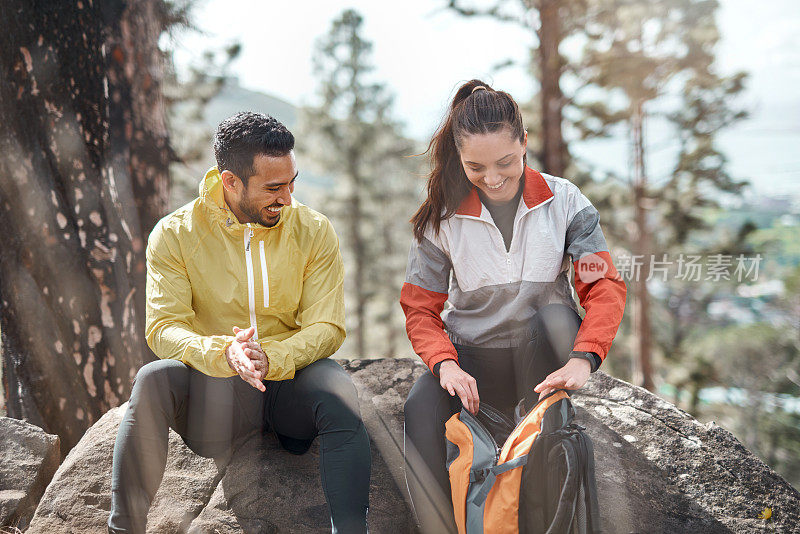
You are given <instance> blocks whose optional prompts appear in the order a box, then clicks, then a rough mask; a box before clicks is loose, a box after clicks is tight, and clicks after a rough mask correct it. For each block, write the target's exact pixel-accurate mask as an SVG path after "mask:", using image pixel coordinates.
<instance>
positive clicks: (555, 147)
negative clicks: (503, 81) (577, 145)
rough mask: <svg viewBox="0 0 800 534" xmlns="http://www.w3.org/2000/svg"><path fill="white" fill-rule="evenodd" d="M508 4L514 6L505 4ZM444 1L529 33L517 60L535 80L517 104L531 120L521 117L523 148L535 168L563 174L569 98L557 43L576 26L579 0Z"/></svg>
mask: <svg viewBox="0 0 800 534" xmlns="http://www.w3.org/2000/svg"><path fill="white" fill-rule="evenodd" d="M510 3H511V4H516V5H512V6H511V7H506V6H507V5H508V4H510ZM447 5H448V7H449V8H450V9H452V10H454V11H455V12H457V13H459V14H461V15H463V16H465V17H474V16H486V17H491V18H494V19H496V20H500V21H504V22H509V23H513V24H517V25H520V26H522V27H524V28H526V29H529V30H530V31H531V32H532V33H533V34H534V36H535V38H536V44H535V46H534V48H532V49H531V56H530V58H526V59H525V60H523V64H524V66H525V68H527V69H528V70H529V71H530V73H531V75H532V76H533V78H534V80H535V81H536V82H537V83H538V84H539V91H538V95H537V96H536V97H535V98H534V101H532V102H531V103H530V104H528V105H524V106H522V108H523V111H524V112H526V113H525V114H526V119H533V120H534V123H533V124H530V123H529V121H526V123H527V124H526V125H527V126H528V132H529V142H530V144H529V147H531V148H529V151H531V150H532V151H533V154H532V155H533V156H534V157H535V159H536V160H538V162H539V167H540V169H541V170H543V171H544V172H547V173H549V174H552V175H555V176H566V175H567V172H568V169H569V167H570V163H571V161H570V154H569V149H568V146H567V142H566V140H565V135H564V131H565V125H566V124H567V122H568V121H567V119H566V116H565V108H566V107H567V106H569V105H570V99H569V98H568V97H567V96H566V95H565V94H564V92H563V90H562V79H563V78H564V76H565V75H566V74H567V72H568V69H569V65H568V62H567V59H566V58H565V57H564V55H563V54H562V53H561V51H560V47H561V45H562V43H563V42H564V41H565V40H566V39H568V38H569V37H570V36H571V35H573V34H575V33H576V32H579V31H580V29H581V24H580V21H581V20H582V13H583V9H584V0H519V1H518V2H508V1H507V0H497V1H496V2H495V3H494V5H492V6H490V7H487V8H475V7H472V6H471V5H470V6H468V5H465V3H464V2H463V1H461V0H448V4H447ZM528 59H529V61H527V60H528ZM519 62H520V58H511V59H509V60H507V61H502V62H500V63H498V65H499V66H502V67H507V66H510V65H513V64H519ZM534 102H536V103H534ZM533 147H537V148H533Z"/></svg>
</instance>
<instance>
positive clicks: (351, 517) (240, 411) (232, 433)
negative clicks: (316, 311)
mask: <svg viewBox="0 0 800 534" xmlns="http://www.w3.org/2000/svg"><path fill="white" fill-rule="evenodd" d="M264 385H265V386H266V388H267V391H266V393H261V392H260V391H258V390H257V389H255V388H254V387H252V386H250V385H249V384H247V383H246V382H244V381H243V380H242V379H241V378H239V377H238V376H234V377H231V378H213V377H209V376H207V375H204V374H203V373H201V372H199V371H196V370H194V369H192V368H190V367H188V366H186V365H185V364H183V363H181V362H179V361H176V360H159V361H155V362H151V363H148V364H147V365H144V366H143V367H142V368H141V369H140V370H139V372H138V373H137V375H136V379H135V381H134V385H133V392H132V393H131V400H130V403H129V404H128V409H127V411H126V412H125V416H124V418H123V419H122V423H121V424H120V427H119V431H118V433H117V441H116V444H115V445H114V463H113V467H112V473H111V515H110V517H109V519H108V525H109V527H110V529H109V530H110V531H112V532H133V533H144V532H145V523H146V520H147V512H148V510H149V508H150V503H151V501H152V500H153V497H154V496H155V493H156V490H158V486H159V484H160V483H161V478H162V477H163V475H164V468H165V466H166V462H167V448H168V437H169V429H170V428H172V429H174V430H175V431H176V432H177V433H178V434H180V436H181V437H182V438H183V441H184V442H185V443H186V445H187V446H188V447H189V448H190V449H191V450H192V451H194V452H196V453H197V454H199V455H200V456H204V457H207V458H218V457H226V456H228V455H229V454H230V453H231V447H232V445H233V444H234V442H235V441H236V440H237V439H239V438H242V437H244V436H246V435H247V434H249V433H251V432H253V431H259V430H260V431H265V430H267V429H270V428H271V429H273V430H274V431H275V433H276V434H277V435H278V438H279V440H280V442H281V444H282V445H283V447H284V448H285V449H287V450H289V451H290V452H293V453H295V454H302V453H304V452H306V451H307V450H308V448H309V447H310V446H311V442H312V441H313V440H314V438H315V437H316V436H319V437H320V440H321V441H320V475H321V478H322V487H323V491H324V493H325V498H326V500H327V501H328V506H329V508H330V513H331V521H332V524H333V526H334V528H335V531H336V532H347V533H350V532H357V533H358V532H362V533H363V532H366V531H367V522H366V515H367V505H368V495H369V478H370V461H371V458H370V447H369V438H368V437H367V432H366V429H365V428H364V424H363V423H362V421H361V414H360V411H359V408H358V395H357V393H356V389H355V386H354V385H353V383H352V381H351V380H350V377H349V375H348V374H347V372H346V371H345V370H344V369H342V368H341V367H340V366H339V365H338V364H337V363H336V362H334V361H332V360H329V359H327V358H325V359H322V360H318V361H316V362H314V363H312V364H311V365H309V366H308V367H305V368H304V369H301V370H300V371H297V373H296V375H295V377H294V378H293V379H292V380H283V381H279V382H273V381H265V382H264Z"/></svg>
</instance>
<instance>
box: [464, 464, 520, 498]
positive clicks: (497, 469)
mask: <svg viewBox="0 0 800 534" xmlns="http://www.w3.org/2000/svg"><path fill="white" fill-rule="evenodd" d="M526 463H528V455H527V454H525V455H523V456H520V457H519V458H514V459H513V460H509V461H508V462H505V463H502V464H500V465H495V466H492V467H489V468H486V469H481V470H480V471H478V472H474V471H473V472H471V473H470V474H469V481H470V482H476V481H477V480H479V478H478V475H479V474H480V475H483V477H484V479H483V483H482V484H481V487H480V489H479V490H478V492H477V493H476V494H475V496H474V497H472V500H471V502H472V503H473V504H474V505H475V506H483V503H484V502H485V501H486V497H488V496H489V492H490V491H491V490H492V486H494V481H495V479H496V478H497V475H500V474H502V473H505V472H506V471H511V470H512V469H516V468H517V467H521V466H523V465H525V464H526Z"/></svg>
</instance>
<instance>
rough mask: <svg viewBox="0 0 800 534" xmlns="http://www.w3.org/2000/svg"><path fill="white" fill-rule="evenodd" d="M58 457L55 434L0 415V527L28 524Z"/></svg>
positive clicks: (21, 526) (24, 525)
mask: <svg viewBox="0 0 800 534" xmlns="http://www.w3.org/2000/svg"><path fill="white" fill-rule="evenodd" d="M60 459H61V458H60V452H59V442H58V436H53V435H51V434H47V433H45V431H44V430H42V429H41V428H39V427H38V426H34V425H31V424H29V423H26V422H24V421H19V420H17V419H10V418H8V417H0V527H9V526H15V527H18V528H20V529H23V528H25V527H26V526H28V523H29V522H30V520H31V517H33V512H34V511H35V510H36V505H37V504H38V503H39V499H40V498H41V496H42V494H43V493H44V490H45V488H46V487H47V484H48V483H49V482H50V479H51V478H52V477H53V474H54V473H55V472H56V469H58V462H59V461H60Z"/></svg>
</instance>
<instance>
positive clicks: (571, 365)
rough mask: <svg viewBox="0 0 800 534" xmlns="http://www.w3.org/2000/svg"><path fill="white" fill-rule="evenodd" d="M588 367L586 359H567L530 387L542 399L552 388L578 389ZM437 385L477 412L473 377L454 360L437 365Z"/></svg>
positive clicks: (475, 384)
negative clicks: (561, 365) (534, 385)
mask: <svg viewBox="0 0 800 534" xmlns="http://www.w3.org/2000/svg"><path fill="white" fill-rule="evenodd" d="M591 370H592V368H591V365H590V364H589V362H587V361H586V360H582V359H580V358H571V359H570V360H569V361H568V362H567V363H566V364H565V365H564V367H561V368H560V369H557V370H555V371H553V372H552V373H550V374H549V375H547V378H545V379H544V380H542V381H541V382H540V383H539V384H537V385H536V387H534V388H533V390H534V391H535V392H536V393H538V394H539V398H542V397H544V396H546V395H548V394H549V393H552V392H553V391H555V390H556V389H580V388H582V387H583V385H584V384H586V381H587V380H588V379H589V373H590V372H591ZM439 384H440V385H441V386H442V388H444V389H446V390H447V392H448V393H450V396H451V397H453V396H455V395H458V397H459V398H460V399H461V404H462V405H463V406H464V408H466V409H467V410H468V411H469V412H470V413H473V414H475V413H478V407H479V405H480V398H479V397H478V385H477V383H476V381H475V378H473V377H472V375H470V374H469V373H467V372H466V371H464V370H463V369H461V367H459V365H458V363H456V361H455V360H444V361H443V362H442V363H441V365H440V366H439Z"/></svg>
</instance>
